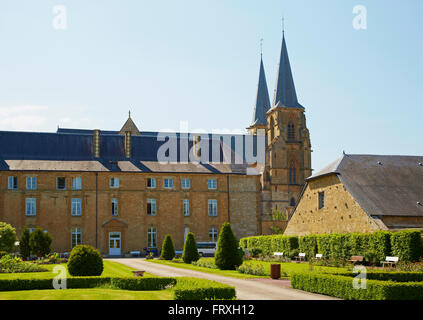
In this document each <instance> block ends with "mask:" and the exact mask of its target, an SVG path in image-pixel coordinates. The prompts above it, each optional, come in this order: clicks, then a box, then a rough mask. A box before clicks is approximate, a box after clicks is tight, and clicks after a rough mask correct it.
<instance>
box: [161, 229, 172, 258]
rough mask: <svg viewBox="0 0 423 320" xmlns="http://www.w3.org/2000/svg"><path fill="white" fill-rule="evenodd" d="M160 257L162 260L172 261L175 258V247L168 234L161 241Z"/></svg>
mask: <svg viewBox="0 0 423 320" xmlns="http://www.w3.org/2000/svg"><path fill="white" fill-rule="evenodd" d="M160 257H161V258H162V259H164V260H172V259H173V258H174V257H175V247H174V245H173V241H172V237H171V235H170V234H168V235H166V236H165V238H164V240H163V245H162V253H161V255H160Z"/></svg>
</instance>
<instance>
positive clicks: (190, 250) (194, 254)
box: [182, 232, 200, 263]
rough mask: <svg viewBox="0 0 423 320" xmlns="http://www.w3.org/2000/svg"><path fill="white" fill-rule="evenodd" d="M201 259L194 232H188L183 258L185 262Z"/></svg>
mask: <svg viewBox="0 0 423 320" xmlns="http://www.w3.org/2000/svg"><path fill="white" fill-rule="evenodd" d="M199 259H200V254H199V253H198V248H197V242H196V241H195V237H194V234H193V233H192V232H188V234H187V238H186V240H185V245H184V252H183V253H182V260H184V262H185V263H191V262H193V261H198V260H199Z"/></svg>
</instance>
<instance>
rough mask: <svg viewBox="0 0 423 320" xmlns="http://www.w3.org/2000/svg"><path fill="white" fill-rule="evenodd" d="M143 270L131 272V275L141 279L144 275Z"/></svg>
mask: <svg viewBox="0 0 423 320" xmlns="http://www.w3.org/2000/svg"><path fill="white" fill-rule="evenodd" d="M144 272H145V271H143V270H136V271H132V273H133V274H134V276H135V277H142V276H143V275H144Z"/></svg>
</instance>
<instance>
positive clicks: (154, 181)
mask: <svg viewBox="0 0 423 320" xmlns="http://www.w3.org/2000/svg"><path fill="white" fill-rule="evenodd" d="M149 180H150V182H151V186H149V185H148V181H149ZM156 185H157V184H156V178H147V188H149V189H154V188H155V187H156Z"/></svg>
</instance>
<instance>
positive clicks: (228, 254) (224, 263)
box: [214, 222, 243, 270]
mask: <svg viewBox="0 0 423 320" xmlns="http://www.w3.org/2000/svg"><path fill="white" fill-rule="evenodd" d="M214 260H215V264H216V266H217V267H218V268H219V269H221V270H235V269H236V267H237V266H240V265H241V264H242V260H243V257H242V255H241V254H240V251H239V249H238V241H237V239H236V238H235V235H234V233H233V232H232V227H231V224H230V223H229V222H225V223H224V224H223V226H222V228H221V229H220V233H219V239H218V240H217V249H216V254H215V255H214Z"/></svg>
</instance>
